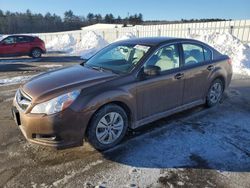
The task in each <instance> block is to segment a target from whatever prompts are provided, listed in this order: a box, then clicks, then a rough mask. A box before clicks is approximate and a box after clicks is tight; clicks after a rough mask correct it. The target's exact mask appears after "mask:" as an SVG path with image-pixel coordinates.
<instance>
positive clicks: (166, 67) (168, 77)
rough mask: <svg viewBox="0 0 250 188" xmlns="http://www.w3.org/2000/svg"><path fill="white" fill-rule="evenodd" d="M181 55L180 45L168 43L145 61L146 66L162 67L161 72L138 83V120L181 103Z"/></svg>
mask: <svg viewBox="0 0 250 188" xmlns="http://www.w3.org/2000/svg"><path fill="white" fill-rule="evenodd" d="M179 57H180V56H179V46H178V45H176V44H174V45H167V46H164V47H162V48H160V49H159V50H157V51H156V52H155V53H154V54H153V56H152V57H151V58H149V60H148V61H147V62H146V63H145V65H144V67H146V66H148V65H154V66H158V67H160V68H161V73H160V75H158V76H154V77H148V78H146V79H144V80H141V81H138V83H137V98H136V99H137V101H136V102H137V116H138V117H137V118H138V120H141V119H144V118H146V117H149V116H153V115H157V114H158V113H161V112H164V111H167V110H170V109H173V108H175V107H178V106H180V105H181V101H182V94H183V83H184V82H183V80H182V79H181V77H178V76H176V75H178V74H179V68H180V58H179Z"/></svg>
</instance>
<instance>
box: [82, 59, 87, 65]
mask: <svg viewBox="0 0 250 188" xmlns="http://www.w3.org/2000/svg"><path fill="white" fill-rule="evenodd" d="M87 61H88V59H82V63H80V64H81V65H84V64H85V63H86V62H87Z"/></svg>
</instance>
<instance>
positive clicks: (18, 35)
mask: <svg viewBox="0 0 250 188" xmlns="http://www.w3.org/2000/svg"><path fill="white" fill-rule="evenodd" d="M7 37H33V38H34V37H35V36H32V35H20V34H17V35H16V34H14V35H8V36H7Z"/></svg>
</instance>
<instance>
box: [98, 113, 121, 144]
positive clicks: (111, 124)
mask: <svg viewBox="0 0 250 188" xmlns="http://www.w3.org/2000/svg"><path fill="white" fill-rule="evenodd" d="M123 128H124V120H123V118H122V116H121V115H120V114H119V113H117V112H110V113H107V114H106V115H104V116H103V117H102V118H101V119H100V121H99V122H98V124H97V127H96V137H97V139H98V141H99V142H100V143H102V144H111V143H113V142H115V141H116V140H117V139H118V138H119V136H120V135H121V133H122V131H123Z"/></svg>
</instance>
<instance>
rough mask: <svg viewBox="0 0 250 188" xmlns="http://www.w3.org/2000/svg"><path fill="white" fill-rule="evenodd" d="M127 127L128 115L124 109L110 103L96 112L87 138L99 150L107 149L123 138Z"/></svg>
mask: <svg viewBox="0 0 250 188" xmlns="http://www.w3.org/2000/svg"><path fill="white" fill-rule="evenodd" d="M127 129H128V116H127V114H126V112H125V111H124V109H123V108H121V107H120V106H118V105H115V104H110V105H106V106H104V107H103V108H101V109H100V110H98V112H97V113H95V115H94V116H93V118H92V120H91V122H90V125H89V127H88V129H87V138H88V141H89V143H90V144H91V145H92V146H93V147H94V148H96V149H97V150H101V151H102V150H107V149H109V148H112V147H114V146H115V145H117V144H118V143H119V142H120V141H121V140H122V139H123V137H124V136H125V134H126V132H127ZM112 139H113V140H112Z"/></svg>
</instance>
